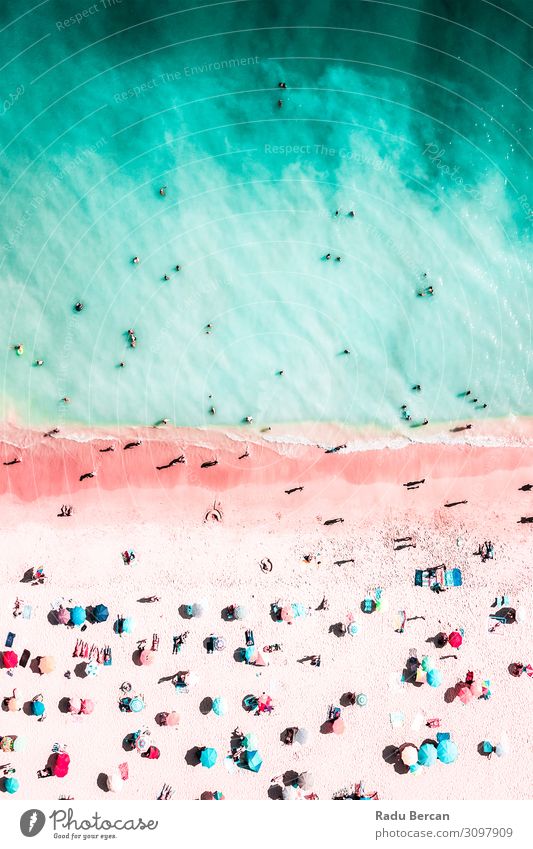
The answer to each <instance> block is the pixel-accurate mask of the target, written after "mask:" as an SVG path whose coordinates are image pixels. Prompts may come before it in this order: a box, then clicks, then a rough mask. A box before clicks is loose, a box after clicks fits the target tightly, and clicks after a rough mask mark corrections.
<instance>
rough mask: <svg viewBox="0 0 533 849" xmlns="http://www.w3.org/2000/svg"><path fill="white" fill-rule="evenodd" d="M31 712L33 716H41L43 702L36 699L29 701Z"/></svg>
mask: <svg viewBox="0 0 533 849" xmlns="http://www.w3.org/2000/svg"><path fill="white" fill-rule="evenodd" d="M31 712H32V713H33V715H34V716H42V715H43V714H44V702H40V701H36V702H32V703H31Z"/></svg>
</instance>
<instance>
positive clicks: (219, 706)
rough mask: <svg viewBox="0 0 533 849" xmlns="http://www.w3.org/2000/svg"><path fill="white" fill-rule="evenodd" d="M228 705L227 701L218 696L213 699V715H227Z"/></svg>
mask: <svg viewBox="0 0 533 849" xmlns="http://www.w3.org/2000/svg"><path fill="white" fill-rule="evenodd" d="M227 710H228V705H227V702H226V700H225V699H221V698H220V697H218V696H217V698H216V699H213V713H215V714H216V715H217V716H224V714H225V713H227Z"/></svg>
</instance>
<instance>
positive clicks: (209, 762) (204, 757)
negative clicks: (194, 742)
mask: <svg viewBox="0 0 533 849" xmlns="http://www.w3.org/2000/svg"><path fill="white" fill-rule="evenodd" d="M217 757H218V755H217V752H216V749H210V748H205V749H202V751H201V753H200V763H201V764H202V766H205V767H207V769H211V767H212V766H214V765H215V764H216V762H217Z"/></svg>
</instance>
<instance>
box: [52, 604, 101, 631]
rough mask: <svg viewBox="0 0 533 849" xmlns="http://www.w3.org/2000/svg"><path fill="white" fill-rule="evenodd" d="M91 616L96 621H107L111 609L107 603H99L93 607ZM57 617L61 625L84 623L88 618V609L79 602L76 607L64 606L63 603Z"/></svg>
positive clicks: (79, 624)
mask: <svg viewBox="0 0 533 849" xmlns="http://www.w3.org/2000/svg"><path fill="white" fill-rule="evenodd" d="M91 618H92V620H93V621H94V622H107V619H108V618H109V610H108V609H107V607H106V606H105V604H97V605H96V607H94V608H93V609H92V612H91ZM56 619H57V621H58V622H59V624H60V625H76V626H81V625H84V624H85V622H86V620H87V610H86V609H85V607H82V606H81V605H79V604H77V605H75V606H74V607H70V608H69V607H63V605H61V606H60V607H59V609H58V611H57V612H56Z"/></svg>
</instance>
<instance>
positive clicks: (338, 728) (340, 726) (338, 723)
mask: <svg viewBox="0 0 533 849" xmlns="http://www.w3.org/2000/svg"><path fill="white" fill-rule="evenodd" d="M331 730H332V731H333V733H334V734H344V719H342V717H340V716H339V717H338V718H337V719H334V720H333V722H332V723H331Z"/></svg>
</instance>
